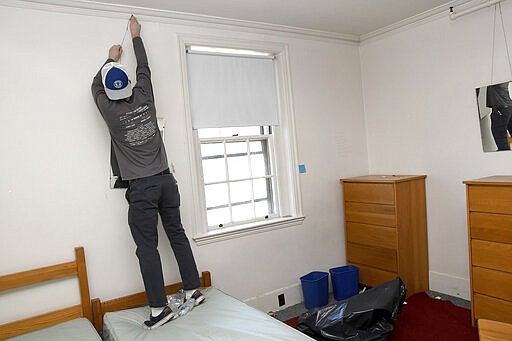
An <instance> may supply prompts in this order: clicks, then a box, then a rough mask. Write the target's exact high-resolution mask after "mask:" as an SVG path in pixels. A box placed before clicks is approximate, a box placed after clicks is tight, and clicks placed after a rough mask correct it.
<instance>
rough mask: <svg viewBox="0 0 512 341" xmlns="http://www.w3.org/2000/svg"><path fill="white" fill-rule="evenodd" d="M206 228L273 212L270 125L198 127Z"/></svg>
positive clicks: (272, 213)
mask: <svg viewBox="0 0 512 341" xmlns="http://www.w3.org/2000/svg"><path fill="white" fill-rule="evenodd" d="M198 137H199V142H200V144H201V161H202V170H203V181H204V194H205V203H206V213H207V222H208V228H209V230H212V229H217V228H223V227H227V226H232V225H236V224H241V223H247V222H251V221H261V220H265V219H269V218H273V217H275V216H276V211H277V210H276V207H275V203H276V202H275V201H274V197H275V193H274V188H275V171H274V162H272V161H271V158H272V150H273V141H272V127H271V126H267V127H264V126H260V127H258V126H253V127H239V128H206V129H199V130H198Z"/></svg>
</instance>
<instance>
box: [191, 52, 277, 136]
mask: <svg viewBox="0 0 512 341" xmlns="http://www.w3.org/2000/svg"><path fill="white" fill-rule="evenodd" d="M187 66H188V81H189V97H190V109H191V113H192V126H193V128H194V129H200V128H221V127H240V126H262V125H278V112H277V108H278V106H277V90H276V81H275V73H274V61H273V59H271V58H258V57H245V56H236V55H233V56H230V55H220V54H200V53H191V52H189V53H187Z"/></svg>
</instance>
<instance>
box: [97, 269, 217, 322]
mask: <svg viewBox="0 0 512 341" xmlns="http://www.w3.org/2000/svg"><path fill="white" fill-rule="evenodd" d="M199 279H200V281H201V286H202V287H209V286H211V285H212V279H211V275H210V272H209V271H203V272H202V273H201V277H200V278H199ZM180 289H183V283H182V282H178V283H173V284H169V285H167V286H165V292H166V293H167V295H171V294H174V293H176V292H178V291H179V290H180ZM146 304H148V299H147V297H146V293H145V292H138V293H136V294H132V295H128V296H123V297H118V298H114V299H111V300H109V301H105V302H101V301H100V299H99V298H94V299H93V300H92V311H93V319H94V327H95V328H96V330H98V331H101V330H102V329H103V315H104V314H105V313H108V312H112V311H119V310H124V309H131V308H136V307H142V306H144V305H146Z"/></svg>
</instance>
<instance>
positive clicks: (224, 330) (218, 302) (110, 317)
mask: <svg viewBox="0 0 512 341" xmlns="http://www.w3.org/2000/svg"><path fill="white" fill-rule="evenodd" d="M203 294H204V295H205V297H206V301H205V302H204V303H203V304H201V305H199V306H197V307H195V308H194V309H193V310H192V311H190V312H189V313H188V314H186V315H185V316H182V317H179V318H177V319H175V320H173V321H170V322H168V323H167V324H165V325H163V326H162V327H160V328H157V329H154V330H148V329H146V328H145V327H144V325H143V323H144V320H147V319H148V316H149V307H147V306H145V307H140V308H134V309H127V310H123V311H117V312H111V313H106V314H105V315H104V318H103V339H104V340H105V341H163V340H166V341H168V340H177V341H178V340H186V341H199V340H222V341H229V340H237V341H244V340H283V341H287V340H289V341H301V340H313V339H312V338H310V337H308V336H307V335H304V334H302V333H301V332H299V331H298V330H296V329H294V328H292V327H290V326H288V325H286V324H285V323H283V322H281V321H279V320H277V319H275V318H273V317H271V316H269V315H267V314H265V313H264V312H262V311H259V310H257V309H255V308H252V307H251V306H249V305H247V304H245V303H243V302H241V301H239V300H237V299H235V298H233V297H231V296H229V295H227V294H225V293H223V292H222V291H220V290H218V289H216V288H213V287H209V288H207V289H204V291H203Z"/></svg>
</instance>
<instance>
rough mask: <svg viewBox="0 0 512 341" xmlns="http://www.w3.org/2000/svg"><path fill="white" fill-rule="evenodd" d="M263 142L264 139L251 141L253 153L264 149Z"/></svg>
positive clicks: (250, 147) (250, 146)
mask: <svg viewBox="0 0 512 341" xmlns="http://www.w3.org/2000/svg"><path fill="white" fill-rule="evenodd" d="M263 143H264V142H263V141H251V142H249V149H250V150H251V153H255V152H261V151H263V147H262V144H263Z"/></svg>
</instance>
